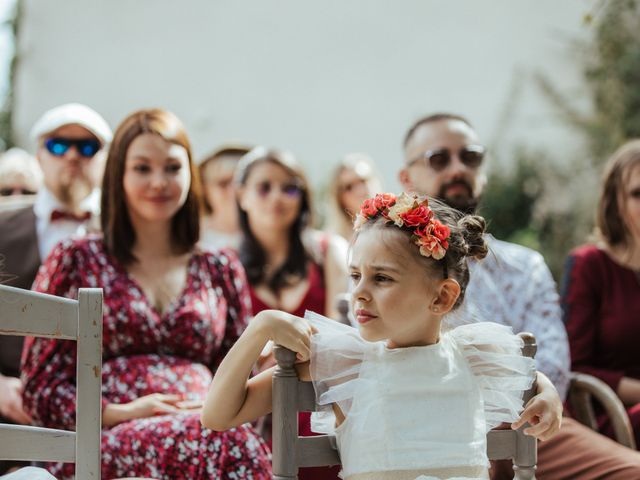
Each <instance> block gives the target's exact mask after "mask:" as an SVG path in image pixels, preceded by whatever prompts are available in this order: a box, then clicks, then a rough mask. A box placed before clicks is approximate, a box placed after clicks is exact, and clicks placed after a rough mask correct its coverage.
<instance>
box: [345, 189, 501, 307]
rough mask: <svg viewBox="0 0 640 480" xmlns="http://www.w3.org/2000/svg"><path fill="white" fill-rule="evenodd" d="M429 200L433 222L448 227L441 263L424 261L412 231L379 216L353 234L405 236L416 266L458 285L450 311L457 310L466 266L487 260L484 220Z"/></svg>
mask: <svg viewBox="0 0 640 480" xmlns="http://www.w3.org/2000/svg"><path fill="white" fill-rule="evenodd" d="M427 198H428V200H429V208H430V209H431V210H432V211H433V213H434V215H435V218H437V219H438V220H440V222H442V223H443V224H444V225H446V226H447V227H449V230H450V235H449V238H448V243H449V245H448V247H447V252H446V254H445V256H444V257H442V258H441V259H440V260H435V259H434V258H432V257H424V256H422V255H421V254H420V251H419V248H418V246H417V245H416V244H415V243H414V242H413V240H412V239H411V236H412V235H413V232H412V230H411V229H407V228H402V227H400V228H399V227H397V226H396V225H395V223H393V222H390V221H389V220H388V219H386V218H384V217H383V216H382V215H379V216H377V217H375V218H374V219H372V220H368V221H367V222H365V223H364V224H363V225H362V227H361V228H360V229H359V230H357V231H356V234H355V236H354V240H353V241H354V242H355V238H356V237H357V235H358V233H359V232H361V231H362V230H364V229H367V228H380V229H393V230H394V231H397V232H400V233H402V234H403V235H404V236H405V239H406V241H407V243H406V245H407V248H409V250H410V251H411V253H412V255H413V257H414V258H415V259H416V261H418V262H422V263H423V264H425V265H426V267H427V268H428V269H429V271H430V272H435V273H436V274H438V275H440V274H441V275H442V276H443V277H444V278H452V279H454V280H455V281H457V282H458V284H459V285H460V296H459V297H458V299H457V300H456V303H455V304H454V306H453V308H454V309H455V308H458V307H459V306H460V305H461V304H462V301H463V300H464V294H465V291H466V289H467V285H468V284H469V266H468V264H467V259H468V258H475V259H476V260H481V259H483V258H484V257H486V256H487V253H488V252H489V246H488V245H487V242H486V240H485V239H484V232H485V228H486V223H485V220H484V218H483V217H481V216H478V215H466V214H464V213H462V212H460V211H459V210H456V209H454V208H452V207H450V206H448V205H447V204H445V203H444V202H441V201H439V200H437V199H435V198H431V197H427Z"/></svg>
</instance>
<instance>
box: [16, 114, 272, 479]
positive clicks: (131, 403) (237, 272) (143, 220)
mask: <svg viewBox="0 0 640 480" xmlns="http://www.w3.org/2000/svg"><path fill="white" fill-rule="evenodd" d="M199 201H200V198H199V184H198V178H197V170H196V169H195V167H194V165H193V163H192V158H191V148H190V145H189V140H188V138H187V135H186V132H185V130H184V127H183V126H182V123H181V122H180V121H179V120H178V118H177V117H175V115H173V114H172V113H170V112H167V111H165V110H159V109H153V110H141V111H138V112H134V113H133V114H131V115H129V116H128V117H127V118H126V119H125V120H124V121H123V122H122V123H121V124H120V126H119V127H118V129H117V131H116V133H115V136H114V139H113V142H112V144H111V146H110V148H109V154H108V157H107V164H106V170H105V177H104V182H103V188H102V200H101V210H102V215H101V225H102V231H103V234H102V235H91V236H88V237H85V238H80V239H70V240H67V241H65V242H63V243H60V244H59V245H58V246H57V247H56V248H55V249H54V251H53V252H52V253H51V255H50V256H49V258H48V259H47V261H46V263H45V264H44V265H43V266H42V268H41V269H40V271H39V273H38V277H37V278H36V281H35V283H34V289H35V290H37V291H40V292H45V293H50V294H54V295H59V296H63V297H70V298H76V296H77V294H78V289H79V288H81V287H95V288H103V289H104V327H103V328H104V330H103V331H104V343H103V354H102V355H103V357H102V358H103V372H102V384H103V387H102V398H103V406H102V424H103V427H104V430H103V434H102V476H103V478H114V477H127V476H140V477H153V478H159V479H163V480H164V479H175V478H188V479H190V480H204V479H210V478H235V479H242V478H246V479H249V478H250V479H265V480H266V479H269V478H271V476H270V463H269V455H268V450H267V447H266V446H265V445H264V444H263V443H262V440H261V439H260V437H259V436H258V435H257V434H255V433H254V432H253V430H252V429H251V427H250V426H241V427H239V428H235V429H232V430H229V431H226V432H220V433H218V432H212V431H211V430H207V429H204V428H203V427H202V426H201V424H200V414H199V408H200V405H201V403H202V400H203V399H204V396H205V395H206V392H207V388H208V386H209V384H210V383H211V380H212V377H213V375H212V372H214V371H215V369H216V368H217V366H218V364H219V363H220V361H221V360H222V358H223V357H224V355H225V353H226V352H227V351H228V349H229V348H230V347H231V345H232V344H233V343H234V342H235V341H236V339H237V338H238V336H239V335H240V334H241V333H242V331H243V330H244V329H245V327H246V326H247V322H248V320H249V318H250V317H251V311H250V299H249V292H248V287H247V283H246V280H245V276H244V272H243V269H242V265H241V264H240V262H239V261H238V260H237V258H236V256H235V255H234V254H233V252H232V251H231V250H227V251H224V250H223V251H220V252H217V253H216V254H215V255H214V254H212V253H208V252H203V251H201V250H199V249H198V248H197V247H196V242H197V241H198V238H199V225H200V223H199V221H200V218H199V213H200V211H199ZM75 363H76V354H75V344H74V343H70V342H68V341H64V340H51V339H44V338H37V339H29V340H27V342H26V343H25V347H24V354H23V370H22V375H23V378H24V379H25V387H24V400H25V407H26V409H27V411H28V412H29V414H30V415H31V416H32V417H33V419H34V421H35V423H36V424H38V425H43V426H46V427H53V428H64V429H73V427H74V424H75V392H76V365H75ZM49 468H50V470H51V472H52V473H53V474H54V475H56V476H60V477H61V478H65V479H66V478H72V476H73V465H72V464H54V465H51V466H50V467H49Z"/></svg>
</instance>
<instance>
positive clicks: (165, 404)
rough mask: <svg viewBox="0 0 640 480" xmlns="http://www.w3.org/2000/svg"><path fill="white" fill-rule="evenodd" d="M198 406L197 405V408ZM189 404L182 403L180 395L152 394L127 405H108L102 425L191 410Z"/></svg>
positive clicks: (106, 425)
mask: <svg viewBox="0 0 640 480" xmlns="http://www.w3.org/2000/svg"><path fill="white" fill-rule="evenodd" d="M199 406H200V404H199V403H198V407H199ZM191 409H193V407H191V403H190V402H185V401H183V398H182V396H180V395H169V394H164V393H152V394H150V395H145V396H144V397H140V398H136V399H135V400H133V401H132V402H129V403H122V404H116V403H109V404H107V406H106V407H105V409H104V412H102V424H103V425H104V426H105V427H111V426H113V425H117V424H118V423H122V422H126V421H128V420H133V419H134V418H147V417H153V416H155V415H166V414H173V413H178V412H180V411H184V410H191Z"/></svg>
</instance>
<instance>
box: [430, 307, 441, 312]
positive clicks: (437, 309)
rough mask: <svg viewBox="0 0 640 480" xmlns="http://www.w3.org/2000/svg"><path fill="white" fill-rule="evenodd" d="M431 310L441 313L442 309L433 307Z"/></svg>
mask: <svg viewBox="0 0 640 480" xmlns="http://www.w3.org/2000/svg"><path fill="white" fill-rule="evenodd" d="M431 310H432V311H434V312H439V311H440V309H439V308H438V307H433V308H432V309H431Z"/></svg>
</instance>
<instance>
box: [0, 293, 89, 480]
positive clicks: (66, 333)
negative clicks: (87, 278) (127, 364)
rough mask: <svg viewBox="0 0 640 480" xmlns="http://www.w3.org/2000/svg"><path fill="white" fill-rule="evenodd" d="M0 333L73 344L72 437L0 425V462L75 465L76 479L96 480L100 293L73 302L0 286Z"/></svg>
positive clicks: (61, 432) (59, 432)
mask: <svg viewBox="0 0 640 480" xmlns="http://www.w3.org/2000/svg"><path fill="white" fill-rule="evenodd" d="M0 334H2V335H21V336H35V337H48V338H59V339H65V340H75V341H77V343H78V349H77V350H78V351H77V362H78V363H77V390H76V430H75V432H70V431H65V430H57V429H52V428H40V427H33V426H25V425H9V424H0V459H3V460H27V461H28V460H31V461H37V462H49V461H53V462H71V463H75V464H76V478H78V479H82V480H88V479H96V480H99V479H100V460H101V457H100V431H101V427H102V404H101V385H102V289H96V288H81V289H80V291H79V293H78V300H71V299H67V298H61V297H56V296H53V295H46V294H43V293H37V292H31V291H29V290H23V289H19V288H14V287H8V286H6V285H0Z"/></svg>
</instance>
